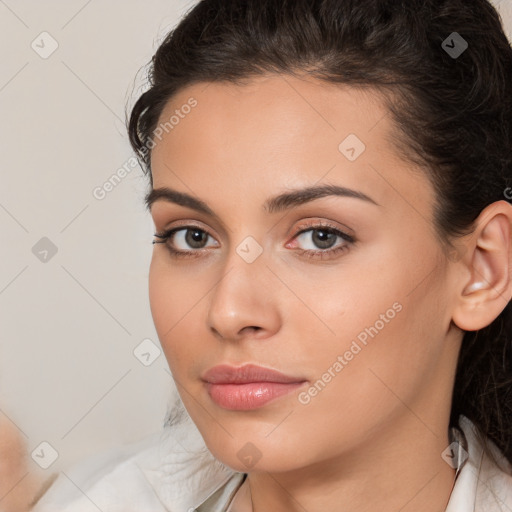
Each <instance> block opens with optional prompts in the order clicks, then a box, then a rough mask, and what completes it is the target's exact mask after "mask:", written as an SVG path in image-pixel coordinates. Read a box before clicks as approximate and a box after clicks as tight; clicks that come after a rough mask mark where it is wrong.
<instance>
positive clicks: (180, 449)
mask: <svg viewBox="0 0 512 512" xmlns="http://www.w3.org/2000/svg"><path fill="white" fill-rule="evenodd" d="M234 475H235V472H233V471H232V470H231V469H229V468H227V467H226V466H224V465H223V464H221V463H220V462H218V461H217V460H216V459H214V458H213V456H212V455H211V454H210V452H208V450H207V449H206V447H205V446H204V444H202V443H201V441H200V440H199V439H197V437H195V436H194V432H188V431H187V432H184V431H183V429H182V428H178V429H175V430H173V429H165V430H163V431H161V432H157V433H154V434H152V435H149V436H147V437H145V438H144V439H143V440H141V441H139V442H137V443H132V444H130V445H127V446H124V447H122V448H117V449H112V450H109V451H107V452H104V453H101V454H98V455H95V456H92V457H88V458H86V459H85V460H83V461H81V462H80V463H79V464H76V465H74V466H72V467H71V468H69V469H67V470H63V471H61V472H60V473H59V474H58V476H57V478H56V480H55V481H54V483H53V485H52V486H51V487H50V488H49V489H48V490H47V491H46V493H45V494H44V495H43V496H42V497H41V498H40V500H39V501H38V502H37V503H36V504H35V506H34V508H33V509H32V511H33V512H68V511H69V512H71V511H73V512H89V511H91V512H92V511H94V512H97V511H98V510H101V511H102V512H131V511H138V510H151V511H154V512H164V511H168V510H171V507H172V510H187V509H188V508H190V507H192V506H194V504H196V503H201V502H202V501H204V500H205V499H207V498H208V497H209V496H210V495H212V494H214V493H215V492H216V491H217V490H218V489H219V487H222V486H223V485H225V484H227V483H229V481H230V480H232V479H233V478H232V477H233V476H234Z"/></svg>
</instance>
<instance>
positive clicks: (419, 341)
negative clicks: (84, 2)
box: [35, 0, 512, 512]
mask: <svg viewBox="0 0 512 512" xmlns="http://www.w3.org/2000/svg"><path fill="white" fill-rule="evenodd" d="M150 79H151V80H150V83H151V87H150V89H149V90H148V91H147V92H145V93H144V94H143V95H142V96H141V97H140V98H139V100H138V101H137V103H136V104H135V106H134V108H133V110H132V112H131V117H130V122H129V135H130V141H131V143H132V146H133V148H134V149H135V151H136V152H137V154H138V156H139V157H140V159H141V161H142V163H143V165H144V166H145V169H146V170H147V171H148V177H149V181H150V185H151V187H150V190H149V192H148V195H147V198H146V203H147V205H148V207H149V209H150V212H151V215H152V218H153V220H154V224H155V229H156V233H155V240H154V244H155V246H154V253H153V259H152V262H151V268H150V278H149V292H150V300H151V310H152V315H153V319H154V322H155V326H156V329H157V331H158V334H159V338H160V341H161V344H162V347H163V349H164V352H165V355H166V357H167V360H168V363H169V367H170V369H171V372H172V375H173V378H174V380H175V382H176V385H177V387H178V390H179V393H180V399H181V401H182V403H183V405H184V407H185V409H186V413H185V411H184V410H183V409H180V404H178V406H177V407H176V408H175V409H174V410H173V411H172V415H171V417H170V418H169V422H168V423H169V424H168V427H167V429H166V431H165V432H164V433H162V435H156V436H153V437H152V438H148V439H147V440H145V441H144V443H142V444H139V445H137V446H136V447H133V448H132V449H131V450H127V451H125V452H123V453H117V454H112V455H109V456H108V457H104V458H103V459H102V460H101V461H95V462H94V463H90V464H89V465H88V466H87V465H85V466H82V467H81V469H80V470H77V471H76V472H75V474H74V475H75V476H74V477H73V478H72V482H71V483H70V481H69V479H67V480H66V479H65V478H59V479H58V480H57V481H56V483H55V484H54V485H53V486H52V487H51V488H50V490H49V491H48V493H47V494H46V495H45V496H44V497H43V498H42V499H41V500H40V502H39V504H38V505H37V506H36V508H35V510H40V511H43V510H73V511H74V510H89V509H90V510H97V509H100V510H103V511H106V510H124V511H126V510H155V511H156V510H162V511H163V510H169V511H174V510H176V511H177V510H180V511H186V510H189V511H191V510H197V511H206V510H207V511H229V512H243V511H253V512H266V511H269V510H272V511H274V512H280V511H304V510H307V511H310V512H313V511H317V510H318V511H319V510H329V511H331V510H332V511H335V510H354V511H356V510H357V511H359V510H360V511H363V510H380V511H384V512H387V511H392V510H393V511H395V510H401V511H403V512H406V511H413V510H414V511H415V512H427V511H428V512H433V511H448V512H455V511H456V512H466V511H467V512H469V511H470V510H471V511H473V510H478V511H485V512H488V511H498V510H512V466H511V461H512V445H511V439H512V397H511V393H510V389H511V387H510V385H511V384H512V345H511V332H512V331H511V330H512V321H511V319H512V317H511V315H512V311H511V302H510V300H511V296H512V274H511V272H512V271H511V269H512V206H511V205H510V203H509V202H508V199H510V198H511V197H512V159H511V144H512V49H511V47H510V43H509V41H508V40H507V38H506V36H505V35H504V32H503V27H502V25H501V21H500V18H499V16H498V14H497V12H496V11H495V9H494V8H493V7H492V6H491V5H490V4H489V3H488V2H487V0H473V1H472V2H471V3H468V2H466V1H463V0H449V1H448V0H409V1H407V2H403V1H396V0H364V1H361V0H295V1H293V2H287V1H281V2H276V0H204V1H202V2H200V3H199V4H197V5H196V6H195V7H194V8H193V9H192V10H191V11H190V12H189V13H188V14H187V16H186V17H185V18H184V19H183V20H182V21H181V22H180V24H179V25H178V26H177V27H176V29H175V30H173V31H172V32H171V33H170V34H169V35H168V37H167V38H166V39H165V40H164V41H163V43H162V44H161V45H160V47H159V49H158V50H157V52H156V54H155V56H154V58H153V61H152V69H151V72H150ZM192 422H193V423H192ZM203 442H204V443H203ZM205 445H206V448H207V450H206V449H205ZM73 494H74V495H75V497H74V496H73ZM52 507H53V508H52ZM95 507H96V508H95Z"/></svg>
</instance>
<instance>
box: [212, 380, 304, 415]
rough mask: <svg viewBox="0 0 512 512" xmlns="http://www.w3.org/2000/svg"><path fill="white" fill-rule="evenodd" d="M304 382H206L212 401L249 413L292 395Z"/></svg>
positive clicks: (226, 407)
mask: <svg viewBox="0 0 512 512" xmlns="http://www.w3.org/2000/svg"><path fill="white" fill-rule="evenodd" d="M302 385H304V382H291V383H286V384H285V383H281V382H249V383H247V384H212V383H210V382H206V389H207V391H208V394H209V395H210V397H211V399H212V400H213V401H214V402H215V403H216V404H217V405H220V406H221V407H223V408H224V409H231V410H234V411H249V410H251V409H257V408H258V407H262V406H264V405H266V404H268V403H269V402H271V401H273V400H275V399H276V398H279V397H282V396H284V395H288V394H289V393H292V392H293V391H295V390H296V389H297V388H299V387H301V386H302Z"/></svg>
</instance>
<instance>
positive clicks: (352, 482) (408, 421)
mask: <svg viewBox="0 0 512 512" xmlns="http://www.w3.org/2000/svg"><path fill="white" fill-rule="evenodd" d="M399 423H401V425H397V423H396V422H393V423H392V424H390V426H389V428H387V429H386V430H385V431H383V430H380V431H379V432H378V436H374V437H372V438H368V439H366V440H365V442H364V444H363V445H362V446H358V447H357V448H355V449H354V450H353V451H352V452H351V453H349V454H345V453H344V454H342V455H340V456H337V457H334V458H332V459H330V460H328V461H325V460H324V461H322V462H321V463H317V464H314V465H311V466H308V467H304V468H300V469H298V470H293V471H290V472H281V473H274V474H272V473H269V472H255V473H250V474H249V476H248V477H247V480H246V482H245V483H244V485H248V486H249V489H250V496H251V499H252V504H253V512H266V511H268V510H272V511H273V512H305V511H307V512H320V511H322V512H329V511H332V512H334V511H340V510H350V511H353V512H370V511H372V512H373V511H375V510H379V512H396V511H397V510H399V511H400V512H444V511H445V510H446V506H447V504H448V501H449V499H450V495H451V492H452V489H453V485H454V481H455V469H454V468H452V467H451V466H450V465H449V464H448V463H447V462H445V460H444V459H443V458H442V457H441V453H442V452H443V451H444V450H445V449H446V448H447V447H448V445H449V444H450V442H449V436H448V429H447V428H444V427H442V426H438V427H437V428H435V429H432V428H431V427H430V428H429V427H427V426H426V425H425V424H423V423H422V422H421V421H420V420H419V419H418V418H417V417H416V416H415V415H413V414H411V412H410V411H407V413H406V416H405V417H404V418H402V420H401V421H400V422H399Z"/></svg>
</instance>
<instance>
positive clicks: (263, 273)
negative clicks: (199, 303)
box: [207, 249, 280, 341]
mask: <svg viewBox="0 0 512 512" xmlns="http://www.w3.org/2000/svg"><path fill="white" fill-rule="evenodd" d="M223 268H224V269H225V271H224V272H223V274H222V276H221V278H220V279H219V281H218V282H217V284H216V285H215V287H214V289H213V291H212V293H211V294H210V302H209V306H208V307H209V309H208V317H207V323H208V328H209V329H210V330H211V331H212V332H213V334H214V335H215V336H217V337H218V338H220V339H223V340H234V341H239V340H241V339H242V338H244V337H247V336H251V337H253V338H258V339H262V338H266V337H269V336H271V335H272V334H274V333H275V332H277V330H278V329H279V325H280V315H279V310H278V297H277V293H273V291H272V290H276V286H277V284H276V282H274V281H276V278H275V276H274V275H273V273H272V272H271V271H270V270H269V269H268V268H267V265H266V259H265V258H264V255H263V254H261V255H260V256H258V258H256V260H254V261H253V262H252V263H248V262H247V261H245V260H244V259H243V258H242V257H241V256H240V255H239V254H238V253H237V252H236V251H235V250H234V249H233V251H232V254H230V256H229V258H228V259H227V261H226V265H225V267H223Z"/></svg>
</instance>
